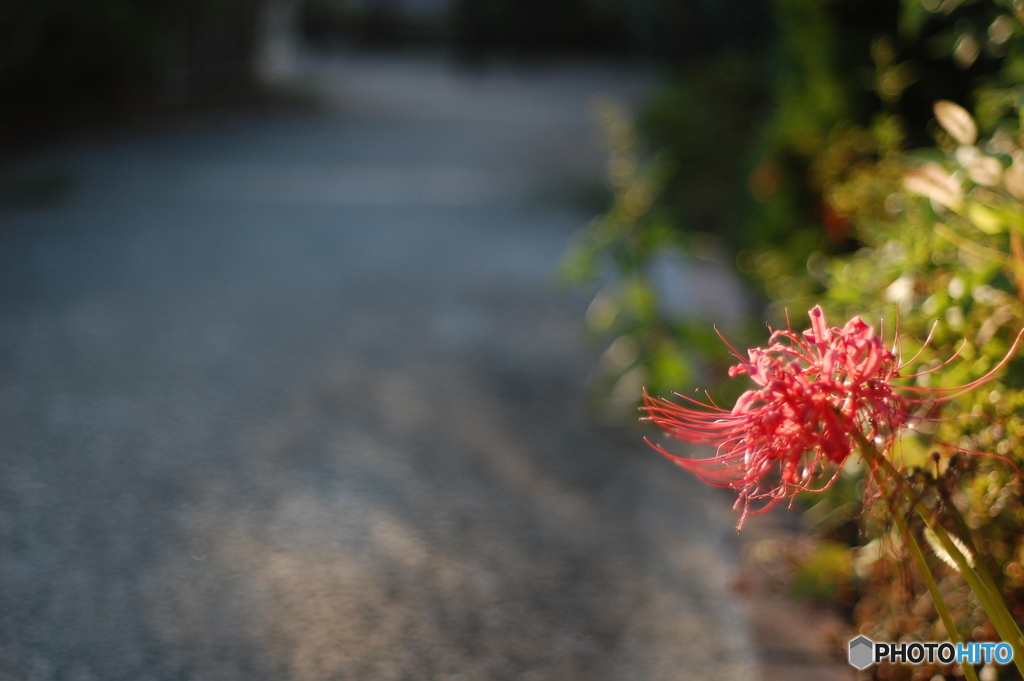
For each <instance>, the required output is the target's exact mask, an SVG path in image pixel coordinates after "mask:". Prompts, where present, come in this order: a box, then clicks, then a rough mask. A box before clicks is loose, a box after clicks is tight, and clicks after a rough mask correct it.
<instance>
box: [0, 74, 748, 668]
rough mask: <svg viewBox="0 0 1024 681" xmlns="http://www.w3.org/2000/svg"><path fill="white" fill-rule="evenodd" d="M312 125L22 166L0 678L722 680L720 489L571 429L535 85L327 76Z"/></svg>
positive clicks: (523, 79)
mask: <svg viewBox="0 0 1024 681" xmlns="http://www.w3.org/2000/svg"><path fill="white" fill-rule="evenodd" d="M311 77H312V78H313V80H314V81H315V83H316V86H317V87H318V88H319V89H320V92H321V93H322V96H323V98H324V99H323V102H324V103H323V105H322V106H320V107H319V108H317V109H315V110H305V111H295V110H292V111H280V110H278V111H262V112H260V111H250V112H244V113H243V112H234V113H230V114H222V115H208V116H198V117H197V116H193V117H190V118H188V119H187V120H185V121H182V122H179V123H175V124H170V123H167V124H162V125H159V126H149V127H147V128H145V129H136V130H133V131H122V132H118V133H106V134H103V135H98V136H96V137H94V138H92V139H83V140H79V141H77V142H73V143H70V142H69V143H64V144H62V145H60V146H57V147H54V148H50V149H47V150H42V151H38V152H35V153H33V154H31V155H28V156H25V157H24V158H21V159H17V160H16V161H15V162H14V163H13V165H11V166H10V168H11V172H14V173H15V174H18V173H20V174H21V175H24V176H29V175H31V174H32V173H37V174H38V173H42V174H46V173H53V172H57V173H68V176H69V177H71V178H73V180H74V184H73V189H72V190H71V192H70V194H68V195H67V196H65V197H63V198H60V199H59V200H55V201H53V202H50V203H47V204H45V205H7V206H6V207H4V208H3V209H2V210H0V678H2V679H5V680H6V679H18V680H25V681H29V680H31V681H46V680H50V679H54V680H56V679H62V680H63V679H67V680H69V681H85V680H87V679H102V680H105V681H106V680H121V679H124V680H129V679H131V680H132V681H144V680H154V679H182V680H186V679H187V680H199V679H203V680H214V679H224V680H232V679H246V680H261V679H267V680H271V679H273V680H284V679H295V680H303V681H305V680H307V679H308V680H314V679H316V680H319V679H325V680H326V679H367V680H382V681H387V680H391V679H394V680H395V681H399V680H413V679H438V680H450V681H456V680H465V681H469V680H476V679H526V680H531V679H532V680H541V679H552V680H557V681H567V680H572V679H586V680H588V681H599V680H601V679H623V680H629V681H643V680H648V679H650V680H655V679H657V680H661V679H701V678H706V679H746V678H753V676H754V675H755V674H756V668H757V666H756V654H755V653H754V652H753V651H751V650H750V649H749V636H748V633H747V629H746V627H745V624H744V622H743V620H742V617H741V616H740V609H739V608H738V607H737V604H736V603H735V601H734V595H733V593H732V592H731V590H730V587H729V582H730V579H731V578H732V569H733V565H734V561H735V552H736V546H735V533H734V531H733V525H734V523H735V516H734V515H733V514H732V512H731V510H730V508H729V507H730V503H729V500H728V499H727V498H725V497H723V496H719V495H718V494H715V493H712V492H711V491H710V490H707V489H705V488H703V487H701V486H700V485H699V484H697V483H696V482H694V481H693V480H692V479H690V478H689V477H688V476H686V475H685V474H683V473H682V472H679V471H677V470H676V469H675V468H674V467H672V466H671V465H669V464H668V463H667V462H665V461H663V460H661V459H660V458H659V457H658V456H657V455H655V454H653V453H652V452H650V451H649V450H647V449H646V448H645V446H644V445H643V443H642V441H641V440H640V437H639V435H637V434H636V433H633V432H628V431H627V432H620V431H612V430H608V429H600V428H596V427H594V426H592V425H589V424H588V422H587V419H586V418H585V416H584V414H583V410H582V406H581V403H582V395H583V391H584V382H585V380H586V376H587V371H588V369H589V367H590V366H591V363H592V362H593V359H594V351H595V349H594V348H593V347H590V346H588V345H587V344H586V343H585V342H584V341H583V340H582V338H581V327H582V318H583V313H584V311H585V309H586V304H587V300H586V297H585V296H583V295H578V294H567V293H565V292H563V291H559V290H558V289H557V288H556V287H555V286H554V285H553V283H552V280H551V276H550V273H551V270H552V268H553V267H554V265H555V264H556V262H557V261H558V258H559V256H560V254H561V253H562V252H563V250H564V248H565V246H566V243H567V240H568V239H569V237H570V235H571V234H572V232H573V231H574V230H575V229H576V228H577V227H579V226H580V225H581V224H582V223H583V222H584V221H585V220H586V219H587V218H588V217H589V215H588V213H587V210H586V209H585V208H581V207H580V204H579V203H578V202H574V200H573V199H572V197H574V196H579V195H585V194H586V193H587V188H588V187H591V186H593V185H594V184H595V183H597V182H600V179H601V177H602V162H603V159H602V155H601V153H600V151H598V150H597V149H595V147H594V146H593V145H592V143H591V139H592V137H593V130H592V127H591V126H590V124H589V123H588V121H587V118H586V115H585V113H584V107H585V103H586V102H587V100H588V98H589V97H591V96H592V95H593V94H594V93H597V92H606V93H613V94H616V95H617V96H619V97H621V98H623V100H624V101H635V99H636V98H637V97H638V96H639V95H641V94H642V93H643V92H645V91H647V89H648V88H649V86H650V78H649V77H648V76H646V75H645V74H643V73H642V72H638V71H636V70H631V69H628V68H620V67H612V66H608V65H603V66H602V65H594V64H589V65H588V64H575V65H573V64H560V65H555V66H547V67H544V68H533V69H524V68H516V67H511V66H510V67H496V68H493V69H491V70H488V71H484V72H478V73H460V72H455V71H452V70H450V69H449V68H448V67H447V66H446V65H445V64H444V63H443V62H440V61H415V60H410V59H398V58H385V57H374V58H370V57H364V58H358V59H354V58H349V59H347V60H343V61H326V62H322V63H320V64H318V65H317V66H316V69H315V71H314V73H313V75H312V76H311Z"/></svg>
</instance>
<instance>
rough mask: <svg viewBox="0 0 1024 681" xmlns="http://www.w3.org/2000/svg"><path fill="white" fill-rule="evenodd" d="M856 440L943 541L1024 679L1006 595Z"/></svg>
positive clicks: (1021, 649) (1022, 639)
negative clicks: (994, 587) (986, 580)
mask: <svg viewBox="0 0 1024 681" xmlns="http://www.w3.org/2000/svg"><path fill="white" fill-rule="evenodd" d="M854 438H855V439H856V440H857V444H858V445H860V449H861V454H863V455H864V457H865V458H866V459H868V460H869V463H875V464H877V465H878V468H879V469H880V474H883V473H884V475H885V476H887V477H889V478H891V479H892V480H893V482H895V483H896V485H897V487H899V491H900V492H901V493H902V494H903V495H904V496H906V498H907V499H908V500H909V501H910V502H911V503H912V504H913V506H914V510H915V511H917V514H918V515H919V516H921V519H922V520H924V522H925V524H926V525H927V526H928V528H929V529H930V530H931V531H932V532H933V533H935V537H936V538H937V539H938V540H939V543H940V544H941V545H942V548H943V549H945V551H946V553H947V554H949V557H950V558H952V559H953V562H954V563H956V566H957V569H958V570H959V571H960V574H962V575H963V576H964V579H965V580H967V585H968V586H970V587H971V591H973V592H974V595H975V596H976V597H977V599H978V600H979V601H981V606H982V607H983V608H984V609H985V612H986V613H988V616H989V619H991V620H992V624H993V625H994V626H995V628H996V631H997V632H998V633H999V637H1000V638H1002V639H1003V640H1004V641H1006V642H1007V643H1009V644H1010V645H1011V646H1012V647H1013V662H1014V664H1015V665H1016V667H1017V669H1018V670H1019V671H1020V673H1021V675H1024V636H1022V635H1021V632H1020V628H1019V627H1018V626H1017V623H1016V622H1015V621H1014V620H1013V617H1012V616H1011V615H1010V610H1009V608H1008V607H1007V606H1006V602H1005V601H1003V598H1002V595H1001V594H999V593H998V591H997V592H995V593H992V592H991V591H990V590H989V588H988V587H987V586H986V584H985V583H984V582H983V581H982V579H981V577H980V576H979V575H978V573H977V572H976V571H975V569H974V568H973V567H972V566H971V565H970V563H969V562H968V561H967V558H966V557H965V556H964V555H963V553H961V552H960V549H959V548H958V547H957V546H956V544H955V543H953V540H952V539H950V537H949V534H948V533H947V532H946V529H945V528H944V527H943V526H942V524H941V523H939V521H938V518H936V516H935V514H934V513H933V512H932V510H931V509H930V508H928V507H927V506H926V505H925V504H924V502H923V501H922V500H921V498H920V497H919V496H918V495H917V492H916V491H915V490H914V488H913V487H912V486H911V485H910V483H909V482H907V479H906V478H904V477H903V475H901V474H900V472H899V471H897V470H896V468H895V467H894V466H893V465H892V463H891V462H890V461H889V460H888V459H886V458H885V457H884V456H882V455H881V454H879V452H878V450H877V448H876V447H875V446H874V444H872V443H871V442H869V441H868V439H867V438H866V437H864V434H863V433H860V432H856V431H855V432H854Z"/></svg>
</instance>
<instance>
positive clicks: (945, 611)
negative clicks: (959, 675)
mask: <svg viewBox="0 0 1024 681" xmlns="http://www.w3.org/2000/svg"><path fill="white" fill-rule="evenodd" d="M873 473H874V474H875V482H876V483H877V484H878V488H879V489H880V490H881V492H882V498H883V499H885V504H886V506H888V507H889V513H891V514H892V519H893V520H894V521H895V522H896V527H897V528H899V531H900V533H901V534H902V535H903V541H904V542H905V543H906V545H907V548H908V549H909V550H910V555H911V556H912V557H913V559H914V562H915V563H916V564H917V569H918V571H920V573H921V577H922V578H923V579H924V583H925V586H926V587H928V593H929V594H931V597H932V602H933V603H934V604H935V609H936V610H937V611H938V613H939V618H941V619H942V624H943V626H944V627H945V628H946V634H947V635H948V636H949V640H950V641H952V642H953V643H960V642H962V641H963V637H962V636H960V632H959V631H957V628H956V623H955V622H954V621H953V615H952V613H950V612H949V608H948V607H947V606H946V601H945V600H944V599H943V598H942V592H940V591H939V585H938V584H936V582H935V576H934V575H932V571H931V568H929V567H928V562H927V561H926V560H925V557H924V553H923V552H922V551H921V545H920V544H918V543H917V538H916V537H914V534H913V533H912V532H911V531H910V526H909V525H908V524H907V519H906V517H905V516H904V515H903V511H902V510H901V509H900V508H899V507H898V506H897V505H896V503H895V502H894V501H893V499H892V496H891V495H890V493H889V488H888V486H887V485H886V482H885V478H884V477H883V476H882V475H880V474H879V469H878V468H875V469H874V470H873ZM960 666H961V668H962V669H963V670H964V676H965V677H966V678H967V681H978V673H977V672H976V671H975V670H974V665H972V664H969V663H966V662H965V663H961V665H960Z"/></svg>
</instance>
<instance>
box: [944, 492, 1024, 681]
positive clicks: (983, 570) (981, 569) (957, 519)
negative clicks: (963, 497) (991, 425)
mask: <svg viewBox="0 0 1024 681" xmlns="http://www.w3.org/2000/svg"><path fill="white" fill-rule="evenodd" d="M939 494H940V495H941V496H942V501H943V505H944V506H945V507H946V510H947V511H948V512H949V517H950V518H952V519H953V524H954V525H955V526H956V531H957V533H959V535H960V539H961V540H963V542H964V544H966V545H967V549H968V550H969V551H970V552H971V553H973V554H974V563H975V565H976V566H977V570H978V576H979V577H981V581H982V582H984V583H985V586H986V587H988V590H989V591H990V592H991V593H992V594H993V595H994V596H995V597H996V598H998V602H999V603H1000V604H1002V606H1003V608H1005V609H1006V612H1007V613H1009V612H1010V608H1009V607H1008V606H1007V605H1006V601H1004V600H1003V597H1002V589H1000V588H999V585H998V584H996V580H995V579H993V578H992V573H991V572H989V570H988V567H987V566H986V565H985V561H983V560H982V559H981V553H979V552H978V547H977V546H976V545H975V544H974V539H973V538H972V537H971V530H970V529H969V528H968V527H967V523H966V522H964V518H963V516H962V515H960V511H958V510H957V508H956V506H955V505H954V504H953V500H952V499H950V498H949V495H948V494H946V492H945V490H943V489H942V488H941V487H940V488H939ZM1015 654H1016V653H1015ZM1022 674H1024V672H1022Z"/></svg>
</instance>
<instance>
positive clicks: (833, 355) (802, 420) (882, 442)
mask: <svg viewBox="0 0 1024 681" xmlns="http://www.w3.org/2000/svg"><path fill="white" fill-rule="evenodd" d="M809 315H810V318H811V328H809V329H807V330H805V331H804V332H803V333H802V334H797V333H794V332H793V331H792V330H791V329H787V330H784V331H774V332H772V334H771V337H770V338H769V341H768V347H767V348H766V349H761V348H753V349H751V350H749V351H748V352H747V359H744V358H743V357H742V356H741V355H740V354H739V353H737V352H736V350H735V349H733V348H732V347H731V346H730V349H731V350H732V351H733V354H734V355H735V356H736V358H737V359H739V360H740V363H739V364H737V365H735V366H733V367H732V368H730V369H729V375H730V376H738V375H740V374H746V375H747V376H749V377H750V378H751V380H753V381H754V383H755V384H757V386H758V387H757V388H756V389H754V390H748V391H747V392H745V393H743V394H742V395H741V396H740V397H739V399H738V400H736V404H735V405H734V406H733V408H732V409H731V410H726V409H721V408H720V407H718V406H717V405H715V404H713V403H712V404H710V405H708V404H704V403H702V402H698V401H697V400H693V399H690V398H688V397H685V396H683V395H679V397H681V398H682V399H684V400H686V401H687V402H688V403H690V404H691V405H694V406H696V407H697V408H691V407H689V406H682V405H678V404H675V403H673V402H670V401H668V400H664V399H659V398H655V397H651V396H650V395H648V394H647V393H646V391H645V393H644V407H643V409H644V410H645V411H646V412H647V417H646V420H650V421H653V422H654V423H656V424H657V425H659V426H660V427H662V428H663V429H665V430H666V431H668V432H669V433H670V434H671V435H672V436H674V437H676V438H677V439H680V440H685V441H687V442H693V443H701V444H710V445H714V446H715V447H716V449H717V452H716V455H715V456H713V457H711V458H707V459H688V458H684V457H680V456H676V455H674V454H670V453H669V452H667V451H665V450H664V449H663V448H661V447H658V446H657V445H654V444H653V443H650V441H648V442H649V443H650V444H651V446H652V447H654V448H655V449H657V450H658V451H659V452H661V453H662V454H664V455H665V456H667V457H669V458H670V459H672V460H673V461H675V462H676V463H677V464H679V465H680V466H682V467H683V468H686V469H687V470H690V471H692V472H693V473H695V474H696V475H697V476H698V477H699V478H700V479H701V480H703V481H704V482H706V483H708V484H711V485H714V486H717V487H730V488H732V489H735V490H736V491H737V492H739V498H738V499H737V501H736V505H737V507H740V506H742V508H743V512H742V516H741V519H740V524H741V525H742V523H743V518H745V517H746V515H747V514H748V513H759V512H763V511H766V510H768V509H769V508H771V507H772V506H774V505H775V504H777V503H778V502H779V501H781V500H782V499H785V498H787V497H791V496H792V495H794V494H796V493H797V492H802V491H821V490H824V489H826V488H827V487H828V486H829V485H830V484H831V483H832V482H833V481H834V480H835V478H836V476H837V475H838V472H839V466H840V465H841V464H842V463H843V462H844V461H846V459H847V457H848V456H849V455H850V453H851V452H852V451H853V450H854V448H855V447H856V439H855V436H854V433H859V434H861V435H863V436H864V437H865V438H867V439H868V440H869V441H872V442H874V443H876V445H877V446H878V449H879V450H880V451H882V452H886V451H888V450H889V449H890V447H891V446H892V443H893V441H894V439H895V438H896V436H897V434H898V433H899V431H900V429H901V428H903V427H904V426H905V425H907V423H908V422H909V421H910V420H911V418H912V417H913V409H914V408H915V406H916V405H920V404H922V403H925V402H935V401H944V400H948V399H951V398H952V397H955V396H956V395H959V394H962V392H963V391H965V390H970V389H973V388H975V387H977V386H978V385H979V384H980V383H983V382H985V381H987V380H989V379H990V378H991V377H992V376H993V375H994V373H995V371H996V370H998V369H999V368H1000V367H1001V366H1002V365H1003V364H1004V363H1005V362H1006V361H1007V360H1008V359H1009V358H1010V356H1011V355H1012V354H1013V352H1014V350H1015V349H1016V347H1017V343H1019V342H1020V336H1018V338H1017V342H1015V343H1014V345H1013V347H1012V348H1011V349H1010V351H1009V352H1008V353H1007V355H1006V358H1005V359H1004V360H1003V361H1002V362H1000V363H999V365H998V366H997V367H995V369H993V370H992V371H990V372H988V373H987V374H986V375H985V376H983V377H982V378H980V379H978V380H977V381H973V382H972V383H970V384H968V385H966V386H960V387H959V388H955V389H951V390H945V389H933V390H929V391H928V392H930V393H931V395H930V397H929V399H927V400H924V399H915V398H910V397H907V396H905V395H902V394H900V393H898V392H896V391H897V390H904V391H917V392H920V391H924V390H926V389H923V388H915V387H908V386H897V385H894V383H893V381H894V380H895V379H899V378H913V376H901V375H900V369H901V368H902V367H901V366H900V365H899V362H898V361H897V358H896V355H895V354H894V353H893V352H892V351H890V350H888V349H886V347H885V345H884V344H883V342H882V339H881V337H880V336H878V335H877V334H876V333H875V330H874V329H873V328H871V327H870V326H869V325H868V324H866V323H865V322H864V321H863V320H862V319H861V318H860V317H854V318H853V319H851V320H850V321H849V322H847V324H846V326H844V327H843V328H841V329H840V328H838V327H831V328H830V327H829V326H828V324H827V323H826V321H825V314H824V312H822V310H821V308H820V307H815V308H814V309H813V310H811V311H810V313H809ZM911 361H913V360H911ZM904 366H905V365H904ZM825 462H828V463H830V464H834V465H835V466H834V468H835V472H834V473H833V474H832V475H831V477H830V478H829V479H828V480H826V481H825V482H824V484H822V483H820V482H817V481H816V479H817V478H818V472H819V470H821V469H822V468H823V467H824V466H823V464H824V463H825ZM753 502H763V504H761V505H760V506H759V507H758V508H756V509H753V510H752V509H751V503H753Z"/></svg>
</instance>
